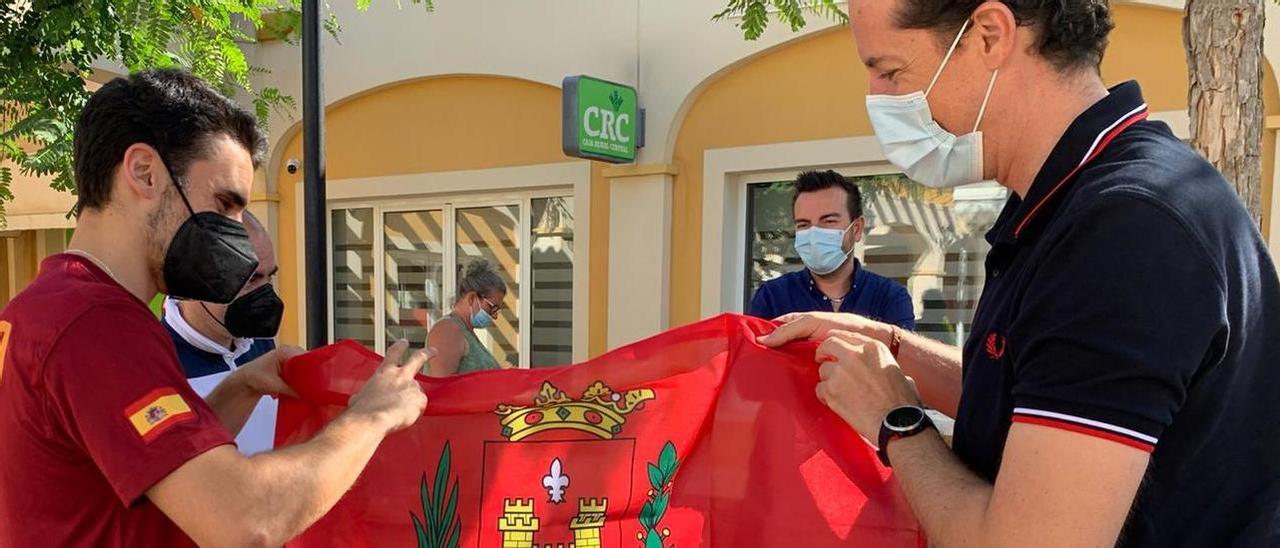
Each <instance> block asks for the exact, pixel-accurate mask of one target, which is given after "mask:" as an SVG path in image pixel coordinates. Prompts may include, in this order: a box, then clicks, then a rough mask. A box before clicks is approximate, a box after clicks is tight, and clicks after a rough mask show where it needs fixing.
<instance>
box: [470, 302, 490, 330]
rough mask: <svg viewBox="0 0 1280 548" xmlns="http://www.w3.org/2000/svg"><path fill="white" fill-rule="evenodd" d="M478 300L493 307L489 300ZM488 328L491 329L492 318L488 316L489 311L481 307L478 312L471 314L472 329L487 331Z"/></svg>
mask: <svg viewBox="0 0 1280 548" xmlns="http://www.w3.org/2000/svg"><path fill="white" fill-rule="evenodd" d="M480 300H482V301H484V302H485V303H486V304H489V305H490V306H493V305H492V304H491V303H489V299H484V298H481V299H480ZM490 327H493V316H490V315H489V311H488V310H485V309H484V307H483V306H482V307H480V309H479V310H476V311H475V312H473V313H472V314H471V328H472V329H488V328H490Z"/></svg>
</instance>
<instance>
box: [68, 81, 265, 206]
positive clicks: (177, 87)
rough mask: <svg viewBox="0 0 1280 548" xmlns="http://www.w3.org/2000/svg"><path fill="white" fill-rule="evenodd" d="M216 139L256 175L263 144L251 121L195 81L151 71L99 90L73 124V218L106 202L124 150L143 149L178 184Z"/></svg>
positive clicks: (248, 115) (229, 101)
mask: <svg viewBox="0 0 1280 548" xmlns="http://www.w3.org/2000/svg"><path fill="white" fill-rule="evenodd" d="M220 135H226V136H229V137H231V138H232V139H234V140H235V141H236V142H237V143H239V144H241V145H243V146H244V148H245V150H248V151H249V155H250V156H251V157H252V158H253V167H254V168H255V169H257V167H258V165H259V164H260V163H261V162H262V156H263V154H264V152H265V151H266V138H264V137H263V135H262V132H261V131H259V130H258V125H257V122H256V121H255V120H254V117H253V114H250V113H249V111H247V110H245V109H243V108H240V107H239V106H237V105H236V104H235V103H233V102H232V101H231V100H230V99H227V98H226V97H225V96H223V95H222V94H221V93H218V91H217V90H215V89H213V87H212V86H210V85H209V84H207V83H206V82H205V81H203V80H201V79H200V78H198V77H196V76H194V75H192V74H191V73H189V72H186V71H182V70H176V69H158V70H144V71H142V72H137V73H134V74H133V75H131V76H129V77H128V78H116V79H114V80H112V81H110V82H107V84H106V85H104V86H102V87H101V88H100V89H98V91H95V92H94V93H93V95H92V96H91V97H89V101H88V102H87V103H86V104H85V106H84V110H83V111H82V112H81V113H80V119H79V120H78V121H77V122H76V131H75V145H74V146H75V175H76V194H77V195H78V198H77V202H76V211H77V212H79V211H82V210H84V209H85V208H98V209H100V208H102V207H103V206H105V205H107V203H108V202H110V201H111V182H112V174H113V173H114V172H115V168H116V166H118V165H120V162H122V161H123V160H124V152H125V150H128V148H129V147H130V146H133V145H134V144H136V143H145V144H147V145H151V146H152V147H154V148H155V149H156V150H157V151H158V152H159V153H160V156H161V157H162V158H163V159H164V161H165V164H166V166H167V167H168V168H169V171H170V172H171V173H172V174H173V175H174V176H175V177H180V176H182V175H183V174H185V173H186V170H187V168H188V167H189V166H190V165H191V162H192V161H194V160H197V159H199V158H200V157H201V156H202V155H204V154H206V152H207V147H208V144H209V141H210V139H212V138H214V137H217V136H220Z"/></svg>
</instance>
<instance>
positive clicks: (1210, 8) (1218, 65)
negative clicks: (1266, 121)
mask: <svg viewBox="0 0 1280 548" xmlns="http://www.w3.org/2000/svg"><path fill="white" fill-rule="evenodd" d="M1264 9H1265V8H1264V6H1263V0H1187V9H1186V11H1185V12H1184V13H1183V16H1182V41H1183V44H1184V45H1185V46H1186V50H1187V68H1188V72H1189V74H1190V79H1191V82H1190V83H1191V86H1190V89H1189V92H1188V97H1187V105H1188V107H1189V109H1190V115H1191V147H1192V148H1194V149H1196V151H1197V152H1199V153H1200V154H1202V155H1204V157H1205V158H1207V159H1208V160H1209V161H1210V162H1211V163H1213V165H1214V166H1215V167H1217V168H1218V170H1219V171H1221V172H1222V175H1223V176H1225V177H1226V178H1227V180H1228V181H1230V182H1231V184H1232V185H1234V186H1235V189H1236V192H1237V193H1238V194H1239V195H1240V199H1241V200H1242V201H1243V202H1244V205H1245V208H1247V209H1248V210H1249V215H1250V217H1252V218H1253V221H1254V223H1255V224H1256V223H1259V222H1261V219H1262V154H1261V149H1262V127H1263V113H1262V25H1263V21H1264Z"/></svg>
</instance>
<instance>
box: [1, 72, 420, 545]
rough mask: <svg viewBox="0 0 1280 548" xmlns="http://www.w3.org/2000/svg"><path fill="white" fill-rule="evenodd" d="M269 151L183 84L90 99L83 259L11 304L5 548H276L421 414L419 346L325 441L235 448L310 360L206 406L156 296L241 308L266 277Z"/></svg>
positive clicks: (252, 376)
mask: <svg viewBox="0 0 1280 548" xmlns="http://www.w3.org/2000/svg"><path fill="white" fill-rule="evenodd" d="M264 141H265V140H264V139H263V137H262V134H261V133H260V132H259V131H258V128H257V127H256V125H255V122H254V119H253V115H252V114H250V113H248V112H247V111H245V110H244V109H242V108H240V107H238V106H236V105H235V104H234V103H232V102H231V101H230V100H228V99H227V98H225V97H223V96H222V95H220V94H219V93H218V92H217V91H215V90H214V89H213V88H212V87H210V86H209V85H208V84H206V83H204V82H202V81H200V80H199V79H198V78H196V77H194V76H192V75H190V74H188V73H185V72H181V71H175V70H156V71H144V72H140V73H138V74H134V75H132V76H130V77H128V78H117V79H115V80H112V81H111V82H109V83H107V84H106V85H104V86H102V88H100V89H99V90H98V91H96V92H94V94H93V96H92V97H90V99H89V101H88V103H87V104H86V105H85V107H84V111H83V113H82V114H81V116H80V119H79V121H78V122H77V124H76V128H75V143H74V148H75V179H76V191H77V196H78V203H77V212H78V221H77V225H76V231H75V235H74V236H73V237H72V239H71V242H70V249H68V251H67V252H66V253H60V254H57V255H54V256H52V257H49V258H48V259H46V260H45V261H44V263H42V264H41V267H40V273H39V274H38V275H37V276H36V279H35V280H34V281H32V283H31V285H30V286H28V287H27V289H25V290H24V291H23V292H22V293H20V294H18V295H17V296H16V297H14V299H13V300H12V301H10V302H9V304H8V306H6V307H5V308H4V310H3V311H0V546H73V545H74V546H106V547H116V546H188V545H191V544H192V541H194V543H195V544H198V545H200V546H279V545H281V544H284V543H285V542H287V541H288V540H289V539H292V538H293V537H295V536H297V535H298V534H299V533H301V532H302V531H303V530H305V529H306V528H307V527H308V526H310V525H311V524H312V523H314V522H315V521H316V520H317V519H319V518H320V517H321V516H323V515H324V514H325V513H326V512H328V511H329V509H330V508H332V507H333V505H334V504H335V503H336V502H337V501H338V499H339V497H341V496H342V494H343V493H345V492H346V491H347V490H348V489H350V487H351V485H352V484H353V483H355V480H356V478H357V477H358V476H359V474H360V471H361V470H362V469H363V468H364V467H365V465H366V464H367V463H368V462H369V459H370V458H371V457H372V456H373V452H374V450H375V449H377V447H378V445H379V444H380V443H381V442H382V440H383V438H384V437H386V436H387V435H388V434H390V433H391V432H394V431H397V430H400V429H402V428H405V427H408V426H410V425H412V424H413V423H414V422H415V421H417V419H418V417H421V416H422V411H423V409H424V408H425V406H426V395H425V394H423V392H422V387H421V386H420V385H419V384H418V383H417V381H415V380H414V378H413V377H414V374H415V373H416V372H417V371H418V370H419V369H421V368H422V366H423V365H424V364H425V363H426V361H427V358H428V356H427V355H426V354H425V353H421V352H419V353H415V354H414V355H413V356H412V357H408V359H405V358H406V356H405V350H406V349H407V348H408V343H407V342H405V341H400V342H398V343H396V344H394V345H392V346H391V348H390V349H389V350H388V352H387V359H386V361H385V362H384V363H383V364H382V365H381V366H380V367H379V368H378V369H377V371H375V372H374V373H373V375H372V376H371V377H370V379H369V380H368V382H367V383H366V384H365V385H364V386H363V387H362V388H361V390H360V391H359V392H358V393H356V395H354V396H352V397H351V399H350V401H349V404H348V407H347V409H346V410H345V411H344V412H342V414H340V415H338V416H337V417H335V418H334V419H333V421H331V422H330V423H329V424H328V425H327V426H326V427H325V428H324V429H323V430H321V431H320V432H319V433H318V434H316V436H315V437H314V438H312V439H311V440H309V441H307V442H304V443H300V444H297V445H292V446H289V447H286V448H282V449H279V450H275V451H269V452H263V453H259V454H256V455H253V456H252V457H246V456H245V455H243V454H241V453H240V452H239V451H236V448H235V446H234V445H233V444H232V440H233V437H234V436H235V435H236V434H237V433H239V431H240V429H241V428H242V427H243V426H244V423H245V421H246V420H247V419H248V418H249V415H250V414H251V413H252V411H253V409H254V407H255V406H256V405H257V404H258V402H259V401H260V400H261V399H262V396H274V395H279V394H293V391H292V389H290V388H289V387H288V386H287V385H286V384H285V383H284V381H283V380H282V379H281V377H280V366H281V364H282V363H283V361H284V360H285V359H287V358H288V357H289V356H290V355H293V354H296V353H297V352H298V349H288V348H280V349H277V350H274V351H271V352H269V353H268V354H267V355H266V356H264V357H263V358H261V359H258V360H255V361H253V362H252V363H249V364H246V365H245V366H244V367H240V368H238V369H237V370H236V371H235V372H233V373H231V374H229V375H228V376H227V378H226V379H225V380H224V381H223V382H222V383H220V384H219V385H218V386H217V388H215V389H214V390H213V392H211V393H210V394H209V396H208V397H206V398H201V397H200V396H197V395H196V394H195V392H194V391H192V390H191V387H190V385H188V383H187V380H186V378H185V376H184V375H183V374H182V367H181V366H180V365H179V364H178V360H177V355H176V353H175V352H174V346H173V341H172V340H171V339H170V338H169V336H168V334H167V333H165V330H164V328H163V327H162V326H161V323H160V322H158V321H156V318H155V316H154V315H152V314H151V311H150V309H148V308H147V306H146V303H147V302H149V301H150V300H151V298H152V297H153V296H155V294H156V293H164V294H167V295H169V296H172V297H176V298H181V299H186V300H192V301H205V302H213V303H231V302H232V301H234V300H236V296H237V295H238V294H240V292H241V290H242V289H244V287H245V283H246V282H248V281H249V279H250V278H251V277H252V276H253V274H254V272H255V271H256V270H257V269H258V268H259V260H258V257H256V256H255V254H254V252H253V246H252V245H251V244H250V238H249V234H248V233H247V232H246V230H245V228H244V225H243V224H241V222H240V219H241V218H242V217H243V214H244V209H245V206H246V205H247V204H248V202H249V191H250V188H251V187H252V185H253V173H254V170H255V169H256V168H257V167H258V164H259V162H260V160H261V158H262V154H263V149H264V148H265V142H264ZM264 287H265V286H264ZM250 294H251V293H250ZM250 294H246V295H245V296H244V297H248V296H249V295H250ZM244 297H242V299H243V298H244ZM235 306H236V305H234V304H232V308H235ZM227 315H228V318H227V320H226V321H227V325H228V326H229V329H228V331H229V332H233V333H234V332H235V331H236V330H237V328H236V327H235V323H234V322H233V321H232V317H233V314H232V312H231V311H230V310H229V311H228V313H227ZM401 361H404V362H405V363H404V365H403V366H402V365H400V363H401Z"/></svg>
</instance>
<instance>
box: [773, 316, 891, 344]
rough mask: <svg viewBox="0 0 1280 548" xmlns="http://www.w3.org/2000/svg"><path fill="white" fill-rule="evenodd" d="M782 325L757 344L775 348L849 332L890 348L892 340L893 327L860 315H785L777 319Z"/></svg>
mask: <svg viewBox="0 0 1280 548" xmlns="http://www.w3.org/2000/svg"><path fill="white" fill-rule="evenodd" d="M774 321H776V322H782V325H781V326H778V328H777V329H775V330H773V332H772V333H769V334H768V335H764V336H761V337H758V338H757V339H756V340H757V341H759V342H760V344H763V345H765V346H768V347H770V348H776V347H779V346H782V345H784V344H787V343H789V342H792V341H799V340H805V339H809V340H822V339H825V338H827V335H828V334H830V333H831V332H832V331H850V332H853V333H861V334H863V335H866V336H868V337H871V338H872V339H875V340H877V341H880V342H882V343H885V344H889V340H890V339H892V337H893V326H891V325H889V324H885V323H880V322H877V321H875V320H870V319H867V318H864V317H862V316H859V315H857V314H848V313H842V312H800V313H792V314H786V315H783V316H779V317H777V318H775V319H774Z"/></svg>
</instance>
